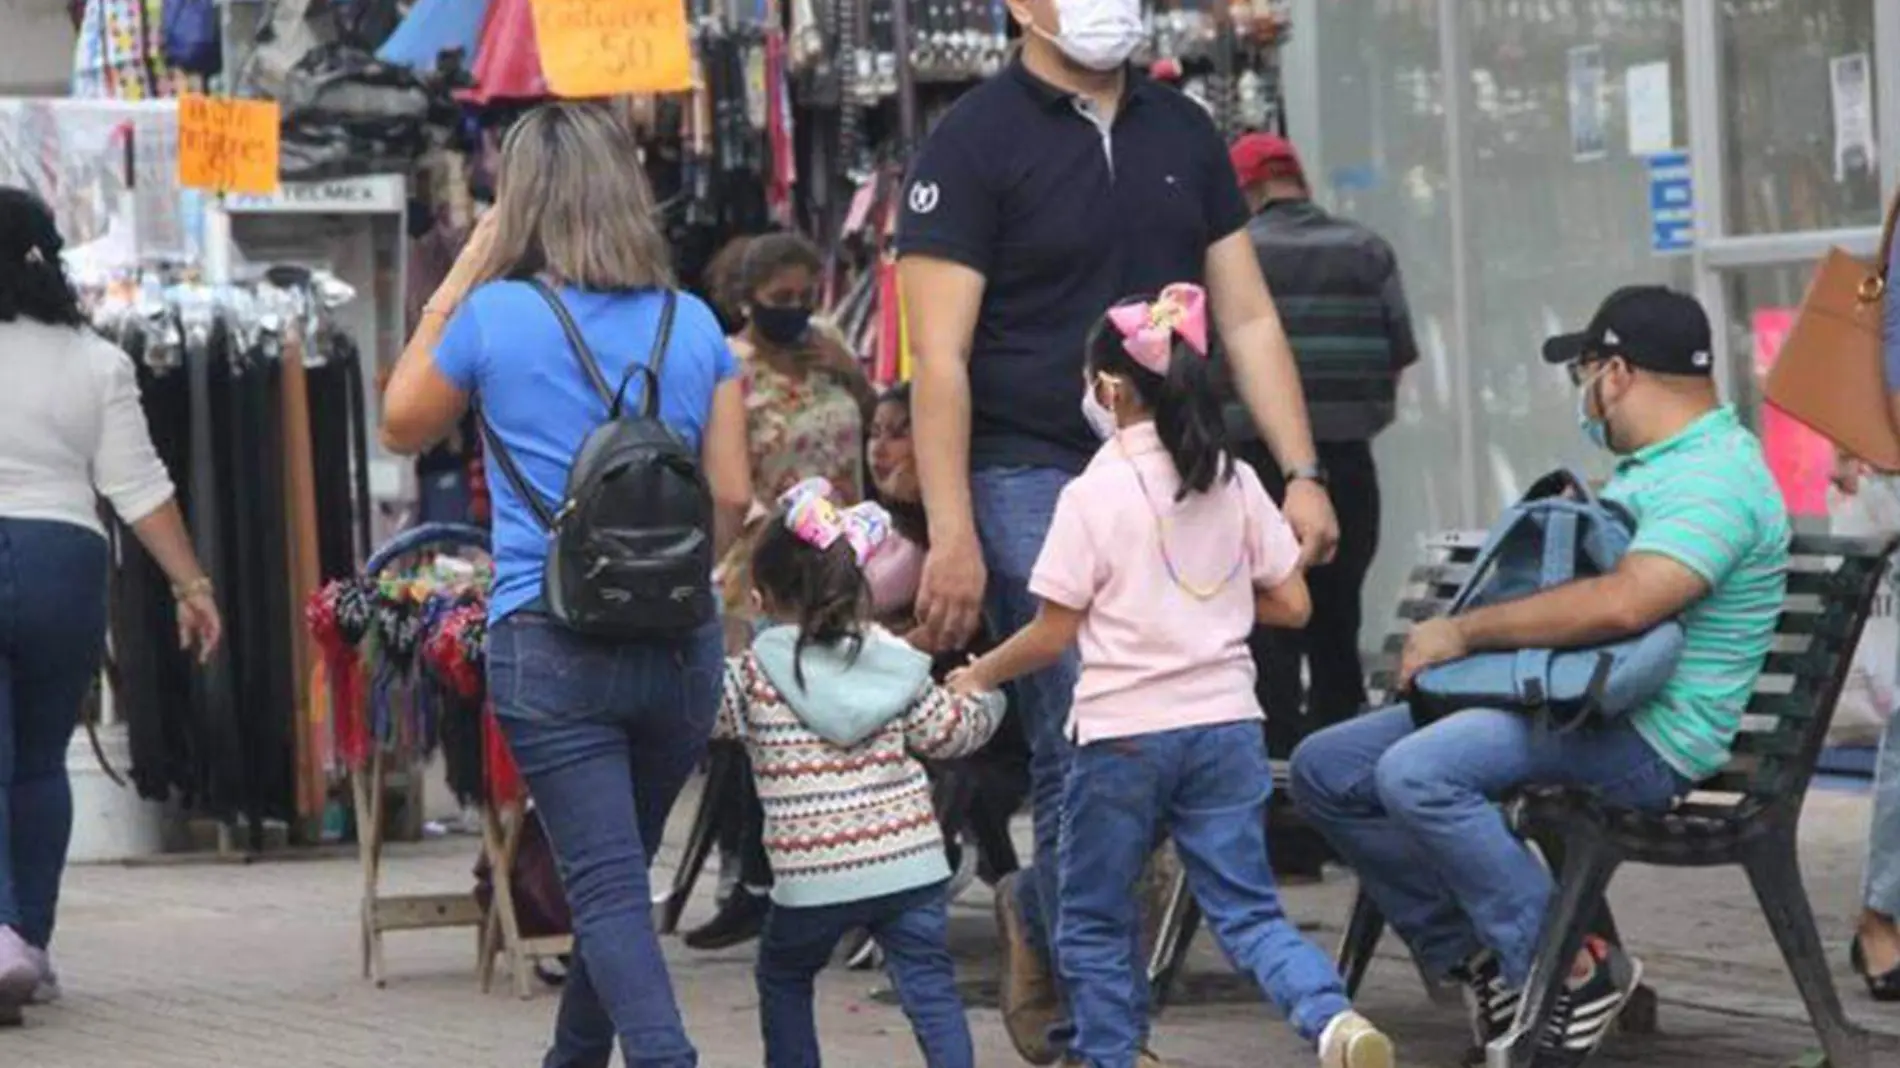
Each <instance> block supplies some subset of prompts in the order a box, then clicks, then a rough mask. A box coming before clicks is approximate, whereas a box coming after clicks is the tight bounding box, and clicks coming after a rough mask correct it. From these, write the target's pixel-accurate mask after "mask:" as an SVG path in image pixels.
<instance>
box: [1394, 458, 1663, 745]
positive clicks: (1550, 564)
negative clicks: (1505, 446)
mask: <svg viewBox="0 0 1900 1068" xmlns="http://www.w3.org/2000/svg"><path fill="white" fill-rule="evenodd" d="M1635 535H1636V524H1635V522H1634V520H1632V519H1631V517H1630V515H1629V513H1628V512H1626V511H1624V510H1623V509H1622V508H1621V507H1619V506H1617V505H1615V504H1613V503H1610V502H1607V501H1603V500H1600V499H1598V497H1597V496H1596V494H1595V493H1594V492H1592V491H1591V489H1590V487H1589V486H1588V484H1586V483H1585V482H1584V481H1583V479H1582V478H1580V477H1578V476H1577V474H1576V473H1575V472H1572V471H1568V470H1561V471H1554V472H1552V473H1550V474H1548V475H1545V476H1544V477H1543V478H1541V479H1539V480H1537V482H1536V484H1535V485H1533V486H1532V487H1531V489H1530V492H1528V493H1526V494H1525V495H1524V499H1523V500H1522V501H1520V502H1519V503H1518V504H1516V505H1515V506H1513V507H1512V508H1511V509H1510V510H1509V511H1507V512H1505V513H1504V517H1503V518H1502V519H1500V520H1499V521H1498V524H1497V525H1496V526H1495V527H1493V528H1491V532H1490V533H1489V534H1488V535H1487V536H1486V537H1485V541H1484V546H1483V548H1481V549H1480V550H1479V551H1478V557H1477V559H1476V560H1475V561H1473V563H1472V565H1471V573H1470V576H1469V577H1468V578H1466V580H1465V584H1464V586H1463V587H1461V588H1460V589H1459V591H1458V595H1457V597H1455V598H1454V599H1453V600H1452V603H1451V607H1450V608H1449V609H1448V610H1447V611H1446V614H1447V615H1451V616H1456V615H1459V614H1461V613H1464V612H1468V611H1470V610H1472V609H1474V608H1481V607H1483V606H1485V605H1489V604H1499V603H1502V602H1505V601H1513V600H1518V599H1521V598H1524V597H1528V596H1530V595H1531V594H1534V593H1538V592H1540V591H1542V590H1547V589H1550V588H1551V587H1553V586H1560V585H1563V584H1564V583H1566V582H1572V581H1574V580H1576V579H1581V578H1591V577H1594V576H1597V575H1607V574H1609V573H1610V572H1611V571H1613V570H1615V569H1616V565H1617V563H1618V562H1619V561H1620V560H1622V558H1623V554H1624V553H1625V552H1627V551H1628V549H1629V546H1630V542H1631V541H1632V540H1633V539H1634V538H1635ZM1683 640H1684V635H1683V630H1682V624H1681V623H1680V622H1678V621H1677V620H1674V619H1670V620H1665V621H1664V622H1662V623H1660V624H1658V625H1656V626H1655V627H1652V628H1650V629H1649V630H1647V631H1644V632H1643V633H1641V634H1637V635H1633V636H1631V637H1628V638H1623V639H1621V640H1618V641H1613V642H1606V643H1604V644H1602V645H1595V646H1588V647H1585V648H1579V649H1515V650H1505V651H1499V652H1487V653H1477V654H1474V655H1472V656H1467V657H1464V658H1463V659H1460V660H1453V661H1450V662H1448V663H1444V664H1439V665H1437V666H1435V667H1431V668H1427V669H1426V670H1424V671H1421V672H1419V673H1418V675H1417V676H1416V677H1415V678H1414V679H1413V680H1412V691H1411V694H1410V698H1409V699H1410V702H1411V706H1412V715H1413V718H1414V720H1415V721H1416V722H1417V723H1419V724H1421V725H1423V724H1424V723H1426V722H1428V721H1431V720H1435V719H1438V718H1440V717H1442V716H1448V715H1451V714H1452V713H1454V712H1462V711H1464V710H1465V709H1468V708H1496V709H1506V710H1511V711H1520V712H1527V713H1534V714H1536V715H1538V716H1540V717H1542V718H1544V719H1545V720H1546V722H1547V723H1548V724H1549V725H1550V726H1551V727H1553V728H1554V729H1556V730H1558V731H1560V732H1562V731H1572V730H1576V729H1577V728H1578V727H1581V726H1583V725H1584V724H1586V723H1589V722H1591V721H1592V720H1597V721H1607V720H1615V719H1618V718H1620V717H1622V716H1623V715H1624V714H1625V713H1628V712H1630V711H1632V710H1634V709H1635V708H1637V707H1638V706H1639V705H1641V704H1642V703H1643V702H1645V701H1647V700H1649V699H1650V698H1651V697H1654V696H1655V695H1656V694H1657V693H1658V692H1660V691H1661V690H1662V688H1663V686H1664V685H1665V684H1667V683H1668V682H1669V679H1670V677H1671V676H1672V675H1674V674H1675V672H1676V663H1677V662H1678V661H1679V660H1681V659H1682V647H1683Z"/></svg>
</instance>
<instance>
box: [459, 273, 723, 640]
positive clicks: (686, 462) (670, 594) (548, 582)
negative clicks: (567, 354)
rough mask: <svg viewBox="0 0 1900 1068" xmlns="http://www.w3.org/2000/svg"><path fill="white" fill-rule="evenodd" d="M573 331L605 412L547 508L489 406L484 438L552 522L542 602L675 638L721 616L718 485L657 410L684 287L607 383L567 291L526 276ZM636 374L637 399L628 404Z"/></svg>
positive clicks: (636, 636) (636, 635)
mask: <svg viewBox="0 0 1900 1068" xmlns="http://www.w3.org/2000/svg"><path fill="white" fill-rule="evenodd" d="M530 284H531V285H532V286H533V287H534V290H535V292H536V293H538V294H540V295H541V298H542V299H543V300H545V301H546V302H547V304H548V307H549V308H550V309H551V310H552V311H553V312H554V317H555V318H556V319H557V320H559V321H560V324H561V329H562V331H563V332H564V333H565V334H566V335H567V342H568V346H569V347H570V348H571V349H572V350H573V352H574V356H575V358H576V359H578V360H579V361H580V364H581V369H582V370H583V371H585V372H586V373H587V380H588V381H589V382H590V383H592V384H593V387H594V392H595V393H597V394H599V395H600V398H601V401H602V402H603V403H605V404H606V405H607V421H606V422H604V423H602V424H601V425H600V426H597V427H595V428H594V429H593V430H591V431H589V432H588V434H587V437H586V438H584V439H582V441H581V447H580V451H579V452H577V453H575V455H574V462H573V464H572V465H571V466H570V467H569V468H568V473H567V486H566V488H565V489H564V490H563V491H562V494H561V500H560V502H559V504H558V506H557V507H553V508H550V507H549V506H548V504H547V502H545V501H543V500H542V499H541V497H540V495H539V494H537V493H536V492H535V490H534V487H533V486H531V485H529V484H528V480H527V478H526V477H525V476H524V475H523V474H522V473H521V468H520V467H519V466H518V465H517V464H516V462H515V458H514V455H513V454H512V453H511V452H510V451H509V450H508V447H507V446H506V445H504V444H503V443H502V440H501V438H500V436H499V435H497V434H496V433H495V429H494V427H493V426H491V425H490V424H489V422H488V418H487V416H486V415H483V416H482V419H481V424H482V439H483V441H484V443H485V444H486V445H487V448H488V450H489V452H490V453H491V454H492V455H493V456H494V457H495V463H496V465H497V466H499V467H500V468H501V471H502V474H503V475H505V476H506V477H507V479H508V482H509V484H510V485H512V486H513V487H514V490H515V492H516V493H517V494H519V495H520V496H521V499H522V500H523V501H524V502H526V503H527V505H528V507H529V508H530V509H532V510H533V512H534V515H535V518H536V519H537V520H538V521H539V522H540V524H541V527H542V529H544V530H546V531H547V532H548V535H549V538H548V557H547V564H546V567H545V569H544V571H543V572H542V580H541V585H542V589H541V603H540V608H541V610H542V611H545V612H546V613H547V614H548V615H549V616H550V617H552V618H553V619H554V620H556V621H557V622H559V623H561V624H563V625H565V626H567V627H568V628H570V629H572V630H575V631H578V632H580V633H582V634H588V635H592V636H594V637H600V638H611V639H616V640H641V639H653V638H675V637H680V636H682V635H684V634H687V633H690V632H691V631H693V630H696V629H698V628H699V627H701V626H703V625H705V624H706V623H709V622H711V621H712V619H713V610H714V609H713V590H712V570H713V539H712V517H713V508H712V492H711V490H710V489H709V488H708V487H707V484H706V477H705V474H704V473H703V472H702V471H701V469H700V465H699V457H698V456H697V455H695V454H694V453H693V452H692V451H691V450H690V449H688V448H687V446H686V443H685V442H683V441H681V440H680V438H679V435H677V434H675V433H674V432H673V430H672V428H671V427H668V426H667V425H666V424H665V423H663V422H661V421H660V372H661V370H662V369H663V368H664V367H665V365H666V348H667V343H668V342H669V341H670V340H671V338H672V333H673V313H674V310H675V308H676V306H677V305H678V302H679V295H678V294H677V293H674V292H673V291H672V290H667V291H666V294H665V303H664V305H663V306H662V307H661V310H660V322H659V327H658V329H657V331H656V334H655V337H654V340H653V352H652V354H651V355H650V356H649V357H648V358H647V360H646V362H645V363H634V364H632V365H631V366H629V367H628V368H627V371H626V374H624V375H622V376H621V379H620V387H619V388H618V389H610V388H609V387H608V385H607V378H606V376H605V375H604V374H603V373H602V372H601V369H600V363H599V361H597V360H595V359H594V354H593V351H592V350H591V349H589V348H588V347H587V342H586V340H585V339H584V338H582V337H581V332H580V328H579V327H578V326H576V325H575V324H574V318H573V316H571V315H569V314H568V311H567V307H566V306H565V305H564V304H562V303H561V298H560V295H559V294H557V293H555V292H554V290H552V289H550V288H548V286H546V285H545V284H543V283H542V282H540V281H538V280H537V281H533V282H531V283H530ZM636 376H638V377H639V378H641V379H642V386H643V392H642V396H641V403H640V406H639V407H638V408H637V409H631V408H629V407H627V405H626V397H627V386H628V384H630V383H631V382H632V381H633V380H634V378H635V377H636Z"/></svg>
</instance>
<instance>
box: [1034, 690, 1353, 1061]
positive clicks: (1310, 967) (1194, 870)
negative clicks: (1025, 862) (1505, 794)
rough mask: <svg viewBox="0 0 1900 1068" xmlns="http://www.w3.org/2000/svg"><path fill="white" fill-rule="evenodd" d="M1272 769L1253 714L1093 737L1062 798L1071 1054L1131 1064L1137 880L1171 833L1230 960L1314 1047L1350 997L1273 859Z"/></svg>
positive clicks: (1142, 1005)
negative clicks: (1294, 909) (1284, 893)
mask: <svg viewBox="0 0 1900 1068" xmlns="http://www.w3.org/2000/svg"><path fill="white" fill-rule="evenodd" d="M1272 790H1273V769H1272V767H1271V766H1270V765H1269V764H1268V763H1267V748H1266V742H1265V740H1264V739H1263V738H1262V736H1261V733H1260V724H1259V723H1258V722H1255V721H1247V722H1243V723H1228V724H1222V725H1220V726H1214V727H1187V728H1183V729H1181V730H1175V731H1166V732H1164V733H1160V734H1144V735H1140V736H1138V737H1133V738H1115V739H1110V740H1106V741H1100V742H1094V743H1091V744H1089V745H1085V746H1082V747H1080V748H1079V749H1077V750H1076V751H1075V759H1074V762H1073V764H1072V765H1071V767H1070V769H1069V778H1068V788H1067V792H1066V795H1065V798H1064V809H1063V815H1064V822H1063V827H1062V913H1061V921H1060V923H1059V925H1058V931H1057V933H1056V960H1057V963H1058V964H1059V966H1060V967H1061V970H1062V978H1063V982H1064V983H1065V984H1066V987H1067V990H1068V994H1069V1012H1070V1014H1071V1015H1072V1016H1073V1017H1074V1019H1075V1038H1074V1040H1073V1041H1072V1042H1071V1043H1070V1046H1069V1050H1070V1053H1071V1054H1073V1055H1075V1056H1077V1057H1080V1058H1081V1059H1082V1061H1083V1063H1085V1064H1087V1065H1089V1066H1090V1068H1133V1065H1134V1064H1135V1058H1136V1056H1137V1055H1138V1054H1139V1052H1140V1049H1141V1043H1142V1040H1143V1038H1144V1037H1145V1035H1146V1031H1147V1027H1146V1017H1147V1011H1148V981H1147V971H1146V969H1145V968H1143V967H1142V964H1141V961H1140V960H1139V957H1140V953H1139V951H1138V949H1137V943H1138V941H1139V938H1140V933H1139V924H1138V921H1137V908H1138V906H1137V904H1136V901H1135V896H1134V892H1133V889H1132V888H1133V886H1134V884H1135V882H1136V880H1138V879H1139V878H1140V877H1141V870H1142V866H1143V865H1144V864H1146V863H1147V861H1148V854H1149V853H1150V852H1151V851H1152V850H1153V848H1154V843H1155V842H1156V840H1158V839H1159V838H1160V837H1161V835H1162V834H1163V833H1164V832H1165V833H1167V834H1170V835H1172V836H1173V838H1174V847H1175V849H1176V851H1177V852H1179V854H1180V856H1181V865H1182V867H1183V868H1185V869H1186V871H1187V878H1188V887H1189V889H1190V890H1192V891H1193V893H1194V900H1195V901H1196V902H1198V903H1199V904H1200V906H1201V912H1202V914H1203V915H1204V916H1205V917H1206V919H1207V925H1208V929H1209V930H1211V931H1213V933H1214V938H1215V940H1216V941H1218V942H1219V943H1220V947H1221V949H1222V951H1223V952H1225V953H1226V954H1227V959H1228V960H1229V961H1230V962H1231V963H1232V964H1233V966H1234V967H1235V968H1237V969H1239V970H1240V971H1242V972H1244V973H1246V974H1247V975H1249V976H1252V977H1253V980H1254V981H1255V982H1256V983H1258V984H1260V989H1261V991H1262V992H1264V993H1265V994H1266V995H1267V997H1269V998H1270V999H1272V1001H1273V1003H1274V1005H1275V1006H1277V1007H1278V1008H1279V1010H1280V1012H1281V1013H1282V1014H1284V1015H1285V1016H1286V1018H1287V1020H1288V1021H1289V1022H1290V1023H1292V1025H1293V1027H1294V1030H1296V1031H1298V1032H1299V1033H1300V1037H1302V1038H1304V1039H1306V1040H1307V1041H1308V1042H1311V1043H1317V1042H1318V1041H1319V1036H1320V1033H1321V1032H1322V1031H1324V1030H1325V1028H1326V1025H1327V1024H1328V1023H1330V1022H1331V1021H1332V1019H1333V1017H1335V1016H1337V1015H1339V1014H1340V1013H1342V1012H1344V1011H1346V1010H1347V1009H1348V1008H1350V1007H1351V1005H1350V1004H1349V1003H1348V1002H1347V1000H1346V991H1345V987H1344V985H1343V984H1342V983H1341V982H1340V979H1339V973H1338V972H1337V971H1335V970H1334V968H1333V962H1332V961H1331V960H1330V959H1328V958H1327V956H1326V954H1325V953H1323V952H1321V951H1320V949H1319V948H1318V947H1317V946H1315V945H1313V944H1312V943H1310V942H1308V941H1307V940H1306V939H1305V937H1303V936H1302V935H1301V934H1300V931H1299V928H1298V927H1296V926H1294V924H1293V923H1292V921H1290V920H1288V919H1287V916H1286V911H1285V910H1284V909H1283V908H1282V907H1281V905H1280V891H1279V889H1278V887H1276V886H1275V885H1274V882H1273V868H1272V866H1271V865H1270V864H1269V863H1268V860H1267V835H1266V810H1267V798H1268V795H1269V794H1270V793H1271V792H1272Z"/></svg>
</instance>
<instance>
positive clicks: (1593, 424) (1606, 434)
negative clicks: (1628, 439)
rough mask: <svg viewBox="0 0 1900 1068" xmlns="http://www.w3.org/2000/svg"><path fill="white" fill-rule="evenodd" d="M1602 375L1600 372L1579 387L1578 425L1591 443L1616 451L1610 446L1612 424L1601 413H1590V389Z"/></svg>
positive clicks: (1606, 449)
mask: <svg viewBox="0 0 1900 1068" xmlns="http://www.w3.org/2000/svg"><path fill="white" fill-rule="evenodd" d="M1601 377H1602V374H1601V373H1599V374H1598V375H1597V376H1596V377H1593V378H1591V379H1590V380H1589V381H1588V382H1585V383H1584V384H1583V385H1582V386H1580V387H1578V389H1577V426H1578V427H1579V428H1581V429H1582V430H1583V436H1584V437H1586V438H1589V439H1590V443H1591V444H1592V445H1595V446H1596V447H1597V448H1599V449H1602V450H1603V451H1605V452H1615V451H1616V450H1615V449H1613V448H1611V446H1610V424H1609V421H1608V420H1606V419H1604V418H1603V416H1601V415H1596V416H1592V415H1591V414H1590V391H1591V390H1593V389H1595V388H1596V385H1597V381H1598V379H1600V378H1601Z"/></svg>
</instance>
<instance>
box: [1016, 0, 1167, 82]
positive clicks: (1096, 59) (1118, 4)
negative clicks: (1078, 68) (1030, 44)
mask: <svg viewBox="0 0 1900 1068" xmlns="http://www.w3.org/2000/svg"><path fill="white" fill-rule="evenodd" d="M1056 18H1057V19H1059V20H1061V22H1062V32H1061V33H1057V34H1051V33H1049V32H1048V31H1047V30H1044V29H1042V28H1041V27H1036V28H1035V29H1036V32H1037V33H1039V34H1041V35H1042V36H1043V37H1044V38H1046V39H1048V40H1049V41H1050V42H1051V43H1052V44H1054V45H1055V46H1056V47H1057V48H1059V49H1061V50H1062V54H1063V55H1065V56H1068V57H1069V58H1070V59H1072V60H1074V61H1075V62H1076V63H1078V64H1080V65H1082V66H1084V67H1087V68H1088V69H1090V70H1093V71H1111V70H1114V69H1115V68H1117V67H1119V66H1121V65H1122V64H1124V63H1126V62H1128V57H1129V56H1132V55H1134V54H1135V49H1137V48H1139V47H1140V46H1141V42H1142V40H1143V38H1144V37H1145V36H1146V34H1145V33H1144V32H1143V30H1142V28H1141V2H1140V0H1056Z"/></svg>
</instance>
